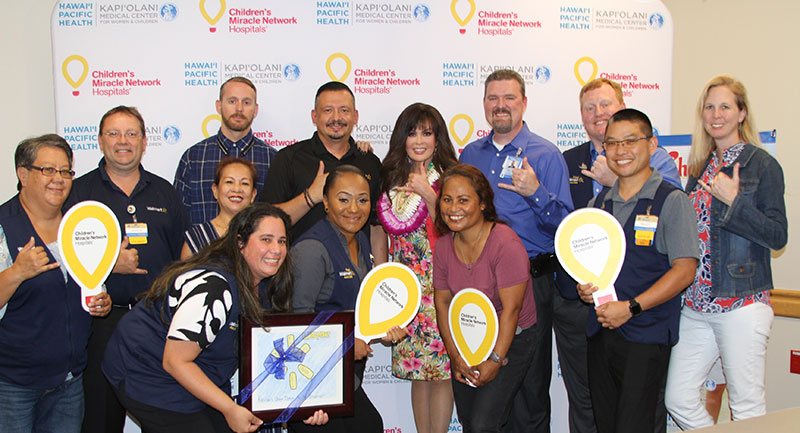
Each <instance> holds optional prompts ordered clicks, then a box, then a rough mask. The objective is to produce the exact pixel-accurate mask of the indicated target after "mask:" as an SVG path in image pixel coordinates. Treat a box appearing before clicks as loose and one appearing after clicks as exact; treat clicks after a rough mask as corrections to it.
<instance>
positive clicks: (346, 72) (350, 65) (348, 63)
mask: <svg viewBox="0 0 800 433" xmlns="http://www.w3.org/2000/svg"><path fill="white" fill-rule="evenodd" d="M336 59H342V60H344V73H343V74H342V75H341V76H339V77H337V76H336V74H335V73H334V72H333V67H332V64H333V61H334V60H336ZM351 69H353V62H351V61H350V57H347V54H345V53H333V54H331V55H330V56H328V60H326V61H325V71H326V72H327V73H328V76H329V77H330V78H331V80H333V81H341V82H344V80H346V79H347V76H348V75H350V70H351Z"/></svg>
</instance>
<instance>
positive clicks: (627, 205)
mask: <svg viewBox="0 0 800 433" xmlns="http://www.w3.org/2000/svg"><path fill="white" fill-rule="evenodd" d="M662 179H663V178H662V177H661V173H659V172H658V171H655V170H653V172H652V173H651V174H650V177H648V178H647V181H645V183H644V185H642V188H641V189H640V190H639V192H637V193H636V194H634V196H633V197H631V198H629V199H627V200H625V199H623V198H622V196H620V195H619V180H617V181H616V182H614V186H612V187H611V190H610V191H608V193H607V195H606V200H612V201H613V202H614V212H613V214H614V218H616V219H617V221H619V223H620V225H622V226H624V225H625V223H626V222H627V221H628V218H636V216H635V215H631V213H632V212H633V209H634V208H635V207H636V203H637V202H638V201H639V200H640V199H649V200H652V199H653V198H654V197H655V195H656V190H658V186H659V185H661V181H662ZM596 199H597V197H595V198H593V199H592V200H591V201H589V207H592V206H594V202H595V200H596ZM695 227H696V222H695V218H694V212H693V211H692V205H691V203H689V198H688V197H687V196H686V194H684V193H683V192H682V191H681V190H675V191H672V192H671V193H670V194H669V195H668V196H667V198H666V199H665V200H664V206H663V207H662V208H661V215H660V216H659V218H658V228H657V229H656V235H655V240H654V242H653V244H654V245H655V247H656V251H658V252H659V253H661V254H665V255H666V256H667V258H668V260H669V262H670V263H672V262H673V261H675V259H679V258H684V257H690V258H695V259H698V258H699V257H700V249H699V248H698V247H697V235H696V229H695Z"/></svg>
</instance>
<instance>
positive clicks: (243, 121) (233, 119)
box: [222, 114, 253, 132]
mask: <svg viewBox="0 0 800 433" xmlns="http://www.w3.org/2000/svg"><path fill="white" fill-rule="evenodd" d="M237 122H238V123H237ZM222 123H224V124H225V127H226V128H228V129H230V130H231V131H237V132H241V131H247V130H248V129H250V125H251V124H252V123H253V119H248V118H247V117H245V116H243V115H241V114H232V115H230V116H228V117H223V118H222Z"/></svg>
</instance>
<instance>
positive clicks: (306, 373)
mask: <svg viewBox="0 0 800 433" xmlns="http://www.w3.org/2000/svg"><path fill="white" fill-rule="evenodd" d="M323 314H325V313H324V312H323V313H319V315H323ZM315 319H317V321H319V319H318V314H317V313H287V314H267V315H265V316H264V317H263V322H264V327H261V326H258V325H256V324H254V323H252V322H250V321H248V320H242V327H241V330H240V335H241V338H240V352H239V353H240V362H239V389H240V390H244V389H246V388H247V387H248V386H249V385H250V386H251V388H252V389H251V391H252V394H251V395H250V396H249V398H247V399H246V400H245V401H243V402H241V403H240V404H242V406H244V407H246V408H247V409H248V410H250V411H251V412H253V414H254V415H256V416H257V417H259V418H260V419H261V420H263V421H264V422H265V423H274V422H275V421H276V419H277V418H278V417H279V416H280V415H281V414H282V413H283V412H284V410H285V409H286V408H287V407H289V406H290V405H292V403H293V402H294V403H295V405H297V404H298V402H297V401H296V400H297V399H300V400H303V401H302V402H301V403H300V404H299V407H298V408H297V410H296V412H294V414H292V416H291V417H290V418H288V419H285V421H293V420H302V419H306V418H308V417H309V416H311V415H313V414H314V412H315V411H317V410H319V409H322V410H324V411H325V412H327V413H328V415H329V416H330V417H342V416H352V415H353V413H354V404H353V398H354V397H353V393H354V356H353V347H352V344H351V345H350V347H349V348H348V349H347V350H346V351H344V352H343V353H344V356H343V357H341V356H340V357H339V358H338V361H337V360H336V355H337V354H338V355H341V354H342V353H341V349H342V347H341V346H342V344H343V343H344V342H345V339H346V338H348V337H349V338H353V337H352V335H353V330H354V326H355V315H354V312H352V311H346V312H336V313H333V314H332V315H331V316H330V317H329V318H328V319H327V320H325V321H324V323H322V324H319V325H318V326H317V327H316V328H313V326H314V325H312V327H309V325H310V324H312V322H315ZM312 329H313V330H312ZM304 333H305V334H306V337H305V338H303V340H302V341H297V338H298V337H300V336H302V335H303V334H304ZM345 347H346V346H345ZM279 348H280V350H281V351H282V352H283V354H281V353H280V352H279ZM337 352H338V353H337ZM298 358H302V359H301V360H299V361H298V360H297V359H298ZM326 364H327V368H329V370H328V371H325V370H326ZM268 370H269V371H268ZM278 370H282V372H283V374H282V375H281V374H280V371H278ZM322 374H324V376H323V377H319V376H320V375H322ZM278 376H283V377H282V378H279V377H278ZM310 388H314V390H313V392H310V393H309V389H310ZM305 394H308V395H307V396H305ZM240 395H241V394H240Z"/></svg>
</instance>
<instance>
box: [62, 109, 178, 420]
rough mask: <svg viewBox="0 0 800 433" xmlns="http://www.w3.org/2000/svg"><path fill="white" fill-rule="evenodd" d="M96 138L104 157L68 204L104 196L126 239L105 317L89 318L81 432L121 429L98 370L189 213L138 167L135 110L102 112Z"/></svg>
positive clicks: (116, 406)
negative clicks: (122, 321) (116, 331)
mask: <svg viewBox="0 0 800 433" xmlns="http://www.w3.org/2000/svg"><path fill="white" fill-rule="evenodd" d="M98 141H99V144H100V150H101V151H102V152H103V159H101V160H100V163H99V164H98V168H97V169H95V170H92V171H90V172H89V173H86V174H85V175H83V176H81V177H80V178H78V179H76V180H75V181H74V182H73V184H72V192H71V193H70V196H69V197H68V199H67V203H66V205H65V209H68V208H69V207H70V206H72V205H73V204H75V203H78V202H80V201H83V200H96V201H99V202H101V203H103V204H105V205H106V206H108V207H109V208H111V210H112V211H113V212H114V214H115V215H116V216H117V219H118V220H119V223H120V228H121V229H122V232H123V235H125V237H124V238H123V241H122V249H121V250H120V253H119V258H118V259H117V263H116V264H115V266H114V270H113V271H112V273H111V275H109V277H108V279H107V280H106V282H105V286H106V289H107V290H108V294H109V295H110V296H111V302H112V303H113V305H114V306H113V308H112V309H111V313H110V314H109V315H108V316H107V317H103V318H101V319H95V320H94V321H93V323H92V336H91V338H90V339H89V347H88V356H89V361H88V365H87V367H86V371H85V372H84V374H83V385H84V391H85V394H86V411H85V416H84V419H83V431H84V432H122V429H123V426H124V423H125V409H124V408H123V407H122V405H120V403H119V401H118V400H117V398H116V396H115V395H114V391H113V389H112V388H111V385H109V384H108V382H107V381H106V379H105V377H104V376H103V372H102V371H100V363H101V361H102V360H103V353H104V352H105V348H106V344H107V343H108V339H109V338H111V334H112V333H113V332H114V328H115V327H116V326H117V323H119V320H120V319H121V318H122V316H123V315H124V314H125V313H127V312H128V311H129V310H130V307H131V306H132V305H133V304H134V303H136V297H137V296H138V295H139V294H140V293H142V292H144V291H146V290H147V289H149V288H150V285H151V284H152V283H153V280H155V278H156V277H157V276H158V274H159V273H160V272H161V269H162V268H163V267H164V266H165V265H167V264H168V263H169V262H171V261H173V260H175V259H177V258H178V257H179V255H180V250H181V246H182V245H183V232H184V230H186V229H187V228H188V226H189V217H188V215H187V214H186V210H185V208H184V207H183V205H182V204H181V200H180V197H178V193H177V192H176V191H175V189H174V188H173V187H172V185H171V184H170V183H169V182H168V181H166V180H164V179H162V178H160V177H158V176H156V175H155V174H153V173H150V172H148V171H146V170H145V169H144V168H143V167H142V165H141V161H142V155H143V154H144V151H145V148H146V147H147V136H146V135H145V129H144V119H142V116H141V114H139V111H138V110H137V109H136V108H134V107H126V106H119V107H116V108H113V109H111V110H109V111H108V112H107V113H106V114H104V115H103V118H102V119H100V135H99V137H98Z"/></svg>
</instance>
